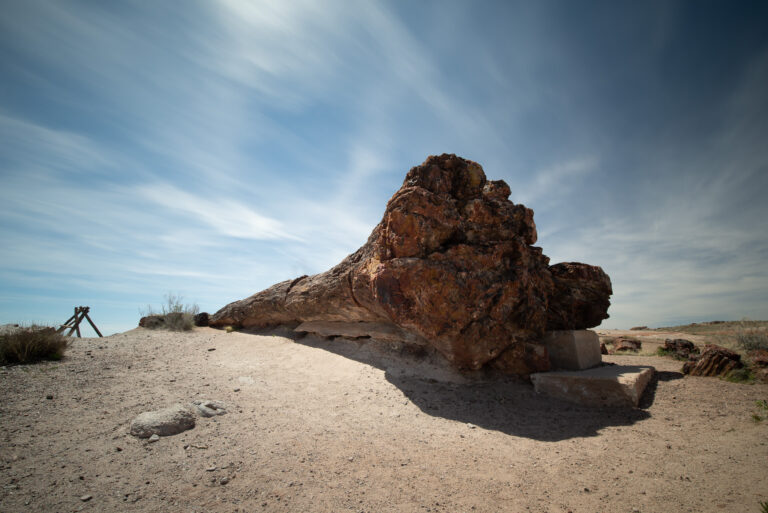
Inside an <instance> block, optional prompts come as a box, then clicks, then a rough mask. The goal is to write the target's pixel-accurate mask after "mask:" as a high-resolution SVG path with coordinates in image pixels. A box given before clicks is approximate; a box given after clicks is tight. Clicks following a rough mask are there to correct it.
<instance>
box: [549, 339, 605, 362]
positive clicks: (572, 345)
mask: <svg viewBox="0 0 768 513" xmlns="http://www.w3.org/2000/svg"><path fill="white" fill-rule="evenodd" d="M543 342H544V345H545V346H546V347H547V352H548V353H549V362H550V363H551V364H552V367H554V368H555V369H566V370H582V369H589V368H590V367H596V366H598V365H600V362H602V356H601V354H600V339H599V337H598V336H597V333H595V332H594V331H592V330H561V331H548V332H546V333H545V334H544V340H543Z"/></svg>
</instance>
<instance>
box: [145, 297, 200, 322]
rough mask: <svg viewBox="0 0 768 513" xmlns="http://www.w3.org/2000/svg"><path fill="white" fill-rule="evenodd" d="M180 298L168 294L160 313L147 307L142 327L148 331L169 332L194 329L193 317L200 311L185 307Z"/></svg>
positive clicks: (196, 308)
mask: <svg viewBox="0 0 768 513" xmlns="http://www.w3.org/2000/svg"><path fill="white" fill-rule="evenodd" d="M183 299H184V298H182V297H181V296H178V295H175V294H171V293H168V294H166V295H165V303H164V304H163V305H162V306H161V307H160V312H156V311H154V310H153V308H152V306H151V305H148V306H147V310H146V311H145V312H141V314H142V316H144V317H146V318H147V320H146V321H145V324H144V327H145V328H149V329H160V328H163V329H167V330H170V331H189V330H191V329H192V328H194V327H195V315H197V313H198V312H199V311H200V309H199V308H198V306H197V305H195V304H192V305H185V304H184V303H183Z"/></svg>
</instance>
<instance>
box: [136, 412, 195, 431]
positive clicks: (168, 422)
mask: <svg viewBox="0 0 768 513" xmlns="http://www.w3.org/2000/svg"><path fill="white" fill-rule="evenodd" d="M193 427H195V415H194V414H193V413H192V412H191V411H190V410H189V408H187V407H186V406H184V405H181V404H175V405H173V406H170V407H168V408H164V409H162V410H157V411H147V412H144V413H142V414H140V415H138V416H137V417H136V418H135V419H133V422H131V434H132V435H133V436H136V437H139V438H149V437H151V436H152V435H159V436H170V435H175V434H178V433H181V432H182V431H186V430H187V429H192V428H193Z"/></svg>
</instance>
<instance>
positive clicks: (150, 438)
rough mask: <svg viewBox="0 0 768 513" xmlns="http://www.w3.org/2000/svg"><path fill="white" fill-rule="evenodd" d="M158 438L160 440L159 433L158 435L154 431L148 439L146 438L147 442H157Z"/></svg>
mask: <svg viewBox="0 0 768 513" xmlns="http://www.w3.org/2000/svg"><path fill="white" fill-rule="evenodd" d="M158 440H160V435H158V434H157V433H155V434H154V435H152V436H150V437H149V440H148V442H149V443H153V442H157V441H158Z"/></svg>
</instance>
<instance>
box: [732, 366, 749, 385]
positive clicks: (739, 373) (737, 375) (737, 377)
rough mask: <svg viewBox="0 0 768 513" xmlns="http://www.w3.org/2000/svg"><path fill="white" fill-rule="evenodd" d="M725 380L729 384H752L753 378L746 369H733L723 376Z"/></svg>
mask: <svg viewBox="0 0 768 513" xmlns="http://www.w3.org/2000/svg"><path fill="white" fill-rule="evenodd" d="M725 380H726V381H730V382H731V383H753V382H754V381H755V376H754V374H752V371H751V370H749V368H748V367H742V368H741V369H735V370H732V371H731V372H729V373H728V374H727V375H726V376H725Z"/></svg>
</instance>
